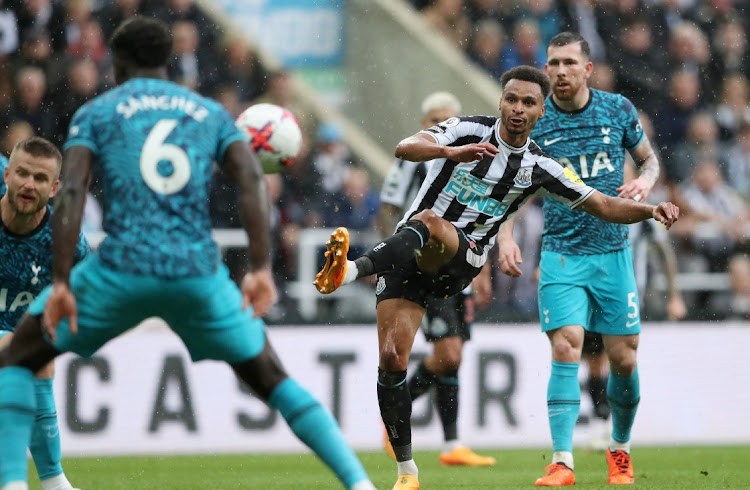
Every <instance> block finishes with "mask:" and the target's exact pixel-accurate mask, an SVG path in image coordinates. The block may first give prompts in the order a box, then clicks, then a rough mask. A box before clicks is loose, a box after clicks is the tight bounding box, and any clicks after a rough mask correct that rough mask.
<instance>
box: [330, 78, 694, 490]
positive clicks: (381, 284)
mask: <svg viewBox="0 0 750 490" xmlns="http://www.w3.org/2000/svg"><path fill="white" fill-rule="evenodd" d="M500 86H501V88H502V96H501V99H500V104H499V109H500V117H491V116H474V117H456V118H451V119H448V120H447V121H444V122H442V123H440V124H437V125H436V126H433V127H432V128H430V129H427V130H423V131H420V132H419V133H416V134H414V135H412V136H410V137H408V138H406V139H404V140H402V141H401V142H400V143H399V144H398V146H397V147H396V156H397V157H399V158H403V159H405V160H410V161H415V162H416V161H428V160H433V159H436V161H435V162H434V163H433V165H432V168H431V169H430V171H429V172H428V174H427V177H426V179H425V182H424V184H422V187H421V188H420V190H419V193H418V194H417V197H416V199H415V200H414V202H413V203H412V205H411V207H410V208H409V210H408V211H407V212H406V214H405V216H404V218H403V219H402V220H401V223H400V225H399V228H398V229H397V231H396V233H395V234H394V235H392V236H391V237H389V238H387V239H385V240H383V241H382V242H380V243H379V244H377V245H376V246H375V247H373V248H372V249H371V250H370V251H368V252H367V253H365V254H364V255H363V256H361V257H359V258H357V259H356V260H354V261H351V260H347V252H348V250H349V233H348V231H347V230H346V228H338V229H336V230H335V231H334V232H333V233H332V235H331V237H330V239H329V240H328V242H327V251H326V263H325V265H324V266H323V269H322V270H321V271H320V273H318V276H317V277H316V279H315V286H316V287H317V289H318V291H319V292H320V293H322V294H329V293H332V292H333V291H335V290H336V289H337V288H339V287H341V286H342V285H345V284H348V283H350V282H352V281H354V280H355V279H358V278H361V277H365V276H369V275H371V274H378V278H377V282H376V289H375V292H376V294H377V324H378V342H379V356H380V361H379V367H378V379H377V391H378V402H379V405H380V413H381V417H382V419H383V423H384V424H385V426H386V429H387V430H388V435H389V437H390V440H391V444H392V445H393V450H394V452H395V454H396V461H397V466H398V479H397V481H396V484H395V486H394V487H393V488H394V489H415V488H419V478H418V471H417V466H416V464H415V463H414V460H413V459H412V454H411V423H410V416H411V396H410V394H409V390H408V387H407V385H406V367H407V363H408V362H409V353H410V351H411V347H412V345H413V342H414V336H415V335H416V332H417V329H418V328H419V325H420V324H421V322H422V317H423V315H424V312H425V306H426V305H427V300H428V298H430V297H436V298H448V297H450V296H453V295H454V294H458V293H459V292H460V291H461V290H463V289H464V288H465V287H466V286H468V285H469V284H470V283H471V281H472V279H473V278H474V277H475V276H476V275H477V274H479V271H480V270H481V268H482V266H484V264H485V262H486V260H487V253H488V251H489V250H490V248H492V246H493V245H494V243H495V239H496V236H497V233H498V231H499V230H500V227H501V226H502V225H503V223H504V222H505V221H506V220H507V219H508V218H509V217H510V216H512V215H513V214H514V213H515V212H516V211H517V210H518V208H519V207H520V206H521V205H523V203H524V202H526V201H527V200H528V199H529V198H530V197H531V196H533V195H548V196H552V197H555V198H556V199H558V200H559V201H560V202H562V203H565V204H566V205H567V206H569V207H571V208H574V209H580V210H582V211H585V212H587V213H589V214H592V215H594V216H597V217H599V218H602V219H604V220H607V221H611V222H617V223H634V222H637V221H643V220H646V219H649V218H655V219H657V220H659V221H661V222H662V223H665V224H666V225H667V227H670V226H671V225H672V223H674V222H675V221H676V220H677V218H678V215H679V209H678V208H677V207H676V206H675V205H674V204H672V203H668V202H663V203H660V204H659V205H658V206H652V205H647V204H643V203H639V202H636V201H633V200H630V199H622V198H618V197H612V196H607V195H605V194H603V193H600V192H598V191H596V190H595V189H593V188H592V187H589V186H587V185H586V184H584V183H583V181H581V179H580V178H578V177H577V176H576V175H575V174H574V173H573V172H571V171H570V170H568V169H566V168H565V167H563V166H562V165H560V164H559V163H558V162H557V161H555V160H553V159H552V158H550V157H548V156H547V155H545V154H544V152H542V151H541V150H540V149H539V146H537V144H536V143H534V142H533V141H532V140H531V139H530V138H529V135H530V133H531V130H532V129H533V128H534V125H535V124H536V122H537V120H538V119H539V118H540V117H541V116H543V115H544V110H545V108H544V100H545V98H546V97H547V95H548V94H549V91H550V81H549V78H548V77H547V75H546V74H545V73H544V72H543V71H541V70H539V69H537V68H533V67H530V66H518V67H515V68H512V69H510V70H508V71H507V72H505V73H504V74H503V76H502V77H501V79H500Z"/></svg>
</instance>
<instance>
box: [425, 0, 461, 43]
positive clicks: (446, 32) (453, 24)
mask: <svg viewBox="0 0 750 490" xmlns="http://www.w3.org/2000/svg"><path fill="white" fill-rule="evenodd" d="M463 5H464V2H463V0H435V1H434V2H433V4H432V5H430V6H429V7H427V8H426V9H424V10H423V11H422V17H423V18H424V20H425V22H427V24H428V25H429V26H430V27H432V28H433V29H435V30H436V31H437V32H439V33H440V34H442V35H443V36H445V37H446V38H448V39H449V40H450V41H451V42H453V44H455V45H456V47H458V48H459V49H461V50H463V49H466V47H468V45H469V33H470V32H471V22H470V21H469V18H468V17H467V16H466V15H465V14H464V11H463Z"/></svg>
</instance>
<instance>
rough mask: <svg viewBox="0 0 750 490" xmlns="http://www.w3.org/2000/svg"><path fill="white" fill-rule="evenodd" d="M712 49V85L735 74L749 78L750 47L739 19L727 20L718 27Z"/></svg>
mask: <svg viewBox="0 0 750 490" xmlns="http://www.w3.org/2000/svg"><path fill="white" fill-rule="evenodd" d="M712 47H713V53H712V56H711V64H710V75H711V80H712V81H713V82H714V83H719V82H720V81H721V79H722V77H723V76H724V75H727V74H732V73H735V72H739V73H742V74H743V75H745V76H746V77H750V47H748V41H747V33H746V32H745V26H744V25H743V24H742V22H741V21H740V20H739V19H729V20H727V21H726V22H723V23H721V24H720V25H719V27H718V31H717V32H716V33H715V34H714V38H713V43H712Z"/></svg>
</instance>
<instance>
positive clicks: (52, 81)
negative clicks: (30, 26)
mask: <svg viewBox="0 0 750 490" xmlns="http://www.w3.org/2000/svg"><path fill="white" fill-rule="evenodd" d="M24 66H36V67H38V68H41V69H42V70H44V75H45V76H46V78H47V84H48V85H49V86H50V88H52V87H57V86H58V85H59V84H60V82H62V81H63V79H64V76H65V74H64V71H65V70H64V67H63V61H62V56H58V55H55V54H54V53H53V52H52V42H51V41H50V37H49V33H48V32H46V31H41V30H31V31H27V32H25V33H24V35H23V37H22V39H21V51H20V53H18V55H17V56H15V58H14V60H13V63H12V66H11V70H12V71H13V73H18V70H20V69H21V68H23V67H24Z"/></svg>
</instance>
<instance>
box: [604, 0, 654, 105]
mask: <svg viewBox="0 0 750 490" xmlns="http://www.w3.org/2000/svg"><path fill="white" fill-rule="evenodd" d="M597 7H598V8H597V29H598V32H600V33H605V32H606V33H613V34H615V33H617V34H616V35H612V36H604V37H603V41H604V43H605V45H606V49H607V53H608V55H609V59H613V58H616V55H615V53H616V52H617V50H618V49H619V47H618V37H619V38H622V35H623V31H626V30H629V29H631V27H630V26H631V25H632V24H633V21H634V20H635V19H641V20H642V21H643V22H644V23H646V25H650V24H651V23H650V22H649V20H650V19H649V18H648V17H647V14H646V9H645V7H644V5H643V0H616V1H612V0H605V1H599V2H597ZM636 105H637V104H636Z"/></svg>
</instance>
